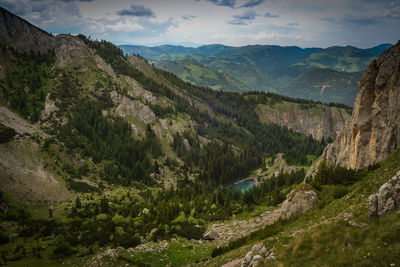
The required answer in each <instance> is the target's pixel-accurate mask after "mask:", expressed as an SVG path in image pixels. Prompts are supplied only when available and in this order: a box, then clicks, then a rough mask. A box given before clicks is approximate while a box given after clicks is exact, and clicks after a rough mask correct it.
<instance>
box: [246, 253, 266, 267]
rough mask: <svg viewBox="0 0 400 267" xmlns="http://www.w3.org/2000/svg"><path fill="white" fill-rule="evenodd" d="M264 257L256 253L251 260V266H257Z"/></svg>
mask: <svg viewBox="0 0 400 267" xmlns="http://www.w3.org/2000/svg"><path fill="white" fill-rule="evenodd" d="M263 259H264V258H263V257H261V256H260V255H254V256H253V259H252V260H251V262H250V264H249V266H251V267H253V266H256V265H257V263H258V262H259V261H261V260H263Z"/></svg>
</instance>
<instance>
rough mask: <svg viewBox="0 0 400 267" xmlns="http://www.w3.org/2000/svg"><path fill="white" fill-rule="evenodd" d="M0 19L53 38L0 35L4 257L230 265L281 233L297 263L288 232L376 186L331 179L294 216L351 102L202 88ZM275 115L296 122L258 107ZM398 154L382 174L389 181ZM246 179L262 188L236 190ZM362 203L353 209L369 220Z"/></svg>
mask: <svg viewBox="0 0 400 267" xmlns="http://www.w3.org/2000/svg"><path fill="white" fill-rule="evenodd" d="M0 16H2V17H1V18H0V22H1V23H3V24H4V25H1V27H3V28H6V29H16V31H17V32H19V35H18V36H19V37H20V38H24V39H29V38H31V35H30V34H31V33H33V35H34V36H37V37H35V38H38V39H40V40H43V42H45V43H46V42H51V44H52V45H51V46H49V47H43V50H42V48H40V49H39V48H38V47H37V45H32V44H30V43H29V42H27V43H26V44H25V47H24V49H19V48H18V46H19V44H20V41H19V39H18V38H11V39H10V38H8V39H7V38H6V37H5V36H0V45H1V47H0V92H1V93H0V123H1V124H0V159H1V161H0V170H1V171H0V190H1V191H0V254H1V258H0V264H4V265H11V266H13V265H15V266H21V265H23V266H36V265H49V266H52V265H63V264H65V265H73V266H99V265H118V266H119V265H125V264H131V265H137V266H147V265H157V266H165V265H179V266H181V265H187V264H200V262H202V263H203V264H204V265H206V266H210V265H211V266H212V265H218V266H220V265H221V264H222V263H227V262H229V261H231V260H234V259H236V258H241V257H243V256H244V255H245V253H246V252H247V250H248V246H250V245H252V244H253V243H255V242H259V241H262V242H264V243H265V244H269V243H268V242H267V241H265V239H267V238H269V237H273V236H274V235H275V237H276V235H280V234H281V233H282V231H283V232H285V233H284V234H283V239H284V240H287V241H288V244H289V246H288V247H287V249H286V248H284V247H282V246H279V245H277V243H276V242H275V241H274V242H273V243H271V244H270V245H271V246H270V247H269V248H268V249H272V250H274V255H275V259H277V260H278V261H277V264H278V263H279V262H283V263H286V262H287V261H288V260H290V257H287V255H288V254H290V253H292V252H293V253H297V254H301V253H304V251H306V249H307V247H304V246H297V245H296V244H297V243H296V242H297V241H298V239H292V237H290V236H291V234H294V233H295V232H296V231H297V230H299V231H300V229H302V227H303V226H304V225H306V224H307V225H310V223H309V222H308V220H309V218H310V217H309V216H310V215H309V214H311V216H314V217H315V218H316V220H320V219H321V217H322V216H323V215H322V214H324V216H329V218H330V217H332V216H331V215H332V214H333V213H334V216H337V214H336V213H337V212H344V211H345V209H347V208H349V206H350V204H349V203H348V202H347V201H346V202H344V201H345V200H347V199H348V198H342V199H340V198H341V197H343V196H344V195H346V194H347V193H349V194H353V195H351V196H352V197H351V198H350V199H351V200H354V201H355V200H358V198H361V194H360V193H357V192H358V191H357V190H360V188H361V189H363V188H365V190H368V193H369V192H370V191H371V192H372V190H375V187H377V186H378V181H375V182H376V183H375V182H374V184H373V185H371V181H373V180H372V179H370V178H369V180H368V181H361V182H359V183H358V184H357V183H355V184H354V187H352V188H347V187H346V188H345V190H344V191H343V190H342V191H340V188H341V187H340V186H339V185H331V187H329V186H328V187H326V185H321V188H322V189H321V190H322V191H321V192H319V191H318V199H321V200H322V202H321V203H325V204H324V205H327V206H329V207H330V208H329V209H325V210H323V211H322V212H319V210H316V207H314V209H313V210H312V211H311V213H308V215H305V216H304V217H300V219H299V221H296V219H288V218H289V217H290V216H288V214H289V213H290V212H292V207H291V205H290V203H289V202H290V201H291V200H293V199H294V201H293V203H298V204H299V205H300V206H304V207H305V205H302V203H303V202H302V196H307V195H308V194H309V193H307V192H309V191H310V190H309V189H310V188H309V187H308V186H305V185H301V184H300V183H301V182H302V181H303V180H304V176H305V171H306V170H307V168H308V167H309V164H310V163H311V162H312V161H313V160H314V159H315V158H316V157H318V156H319V155H320V154H321V153H322V151H323V149H324V147H325V144H326V142H325V141H326V139H327V138H326V136H325V134H326V135H334V134H335V133H336V131H335V130H333V131H332V129H335V128H336V127H340V123H337V124H336V126H335V123H333V122H332V119H334V118H336V120H341V119H345V116H346V115H344V114H347V112H348V111H349V108H347V107H345V106H343V105H331V106H328V105H323V104H321V103H316V102H312V101H308V100H301V99H292V98H288V97H283V96H279V95H276V94H272V93H260V92H247V93H244V94H239V93H234V92H221V91H214V90H212V89H208V88H203V87H198V86H195V85H192V84H190V83H187V82H185V81H183V80H181V79H179V78H178V77H177V76H175V75H173V74H171V73H169V72H166V71H164V70H160V69H157V68H155V67H153V66H151V65H149V64H148V63H147V61H146V59H144V58H142V57H140V56H130V57H126V55H124V53H123V51H122V50H121V49H120V48H118V47H116V46H115V45H113V44H112V43H110V42H107V41H104V40H103V41H95V40H91V39H90V38H88V37H86V36H83V35H79V36H71V35H65V34H59V35H57V36H52V35H50V34H47V33H45V32H43V31H37V28H36V27H34V26H33V25H30V24H29V23H27V22H26V21H24V20H22V19H20V18H18V17H17V16H15V15H13V14H11V13H9V12H7V11H5V10H2V13H0ZM5 17H6V18H7V19H5ZM0 34H8V33H4V32H1V31H0ZM32 38H33V37H32ZM30 46H31V48H30ZM208 49H209V50H212V51H218V50H220V52H218V53H222V52H223V51H224V50H225V48H223V47H219V46H216V47H214V46H213V47H209V48H208ZM215 53H216V52H215ZM299 107H300V109H301V112H300V114H298V113H296V111H297V109H298V108H299ZM275 109H278V110H279V112H278V113H279V114H280V115H282V116H283V117H285V116H288V117H289V118H290V120H289V121H290V123H288V127H291V129H289V128H288V127H286V126H284V125H282V124H281V123H279V124H278V120H279V119H278V120H276V118H275V117H274V116H272V118H271V117H268V116H263V114H264V113H261V112H260V111H262V110H264V111H272V112H274V110H275ZM334 113H335V114H336V113H337V114H342V115H343V116H336V117H335V116H333V115H332V114H334ZM273 114H274V113H273ZM293 114H294V115H295V116H292V115H293ZM315 117H316V118H318V119H315ZM293 118H295V119H293ZM302 119H304V121H307V120H310V121H311V122H312V123H313V125H318V127H328V128H329V127H332V129H329V131H317V132H316V133H314V132H311V133H310V132H308V131H307V129H306V128H307V127H305V125H307V124H304V123H300V125H296V124H295V121H296V120H299V121H301V120H302ZM274 120H275V121H274ZM304 121H302V122H304ZM271 122H274V123H271ZM326 125H328V126H326ZM296 127H297V128H296ZM313 127H314V126H313ZM296 130H298V131H299V132H296ZM301 131H303V132H304V133H306V134H307V135H305V134H303V133H301ZM321 133H322V134H321ZM309 134H312V135H313V136H314V138H316V139H319V138H320V137H321V135H322V136H323V138H321V141H317V140H315V139H314V138H313V137H312V136H310V135H309ZM332 137H333V136H332ZM278 153H283V154H278ZM396 160H397V156H396V154H394V155H393V156H392V158H389V159H388V160H387V162H385V163H382V164H384V165H382V166H383V167H382V168H380V167H379V166H376V167H375V172H372V174H373V175H375V174H376V175H378V174H380V176H379V177H380V180H379V181H381V180H383V179H386V178H387V177H388V176H389V175H392V173H393V171H394V167H393V166H392V165H395V164H393V162H396ZM288 165H290V166H288ZM284 169H285V170H292V171H291V172H289V173H287V172H283V170H284ZM275 172H276V173H275ZM350 174H352V172H350ZM357 177H358V176H357ZM243 178H247V180H252V181H254V183H256V184H257V185H256V186H254V187H253V188H252V189H250V190H248V191H245V192H241V191H233V190H232V185H233V184H234V182H236V181H238V180H240V179H243ZM360 183H366V184H367V185H368V186H367V187H363V186H362V184H360ZM299 184H300V185H299ZM327 188H328V189H327ZM292 190H293V191H292ZM315 190H316V189H315ZM336 190H338V191H339V192H338V193H335V192H336ZM334 191H335V192H334ZM290 192H292V193H290ZM293 192H294V193H293ZM326 192H327V193H326ZM350 192H351V193H350ZM353 192H355V193H353ZM288 193H289V194H288ZM325 193H326V194H325ZM286 194H288V198H287V200H286V202H285V203H286V204H283V205H282V206H283V207H284V208H283V207H282V208H281V207H279V206H278V205H280V203H281V202H282V201H284V200H285V195H286ZM363 194H364V193H363ZM316 196H317V193H315V194H313V195H312V200H313V202H312V204H315V202H314V201H315V200H316ZM334 196H335V197H334ZM362 198H363V199H364V198H365V196H362ZM333 199H339V200H333ZM340 201H342V202H340ZM288 203H289V204H288ZM332 205H333V206H335V205H338V206H339V207H340V211H339V210H338V211H337V212H336V211H333V212H332V209H331V207H332ZM362 205H363V206H362ZM361 206H362V207H364V206H365V205H364V202H363V203H361V202H357V204H356V205H352V206H351V211H352V212H354V213H355V214H356V218H357V219H360V218H361V219H360V220H364V217H363V215H362V214H361V212H362V211H363V209H361ZM307 207H311V205H307ZM321 209H323V205H322V204H321ZM364 209H365V207H364ZM285 210H287V211H286V212H285ZM303 211H305V209H304V210H302V212H303ZM358 211H360V213H356V212H358ZM281 212H283V213H281ZM295 213H296V215H297V214H298V212H297V211H295ZM272 214H275V215H277V216H270V215H272ZM293 214H294V213H293ZM280 215H282V216H283V217H282V218H286V219H288V220H286V219H285V220H283V221H282V220H279V218H280ZM250 218H251V219H250ZM389 218H391V217H389ZM291 220H293V221H291ZM292 222H294V224H291V223H292ZM391 225H394V224H391ZM283 227H285V228H283ZM343 227H345V226H343ZM393 227H394V226H393ZM377 228H378V229H380V228H379V226H377ZM390 229H392V228H390ZM213 230H215V231H216V234H215V232H212V231H213ZM372 230H373V229H372ZM332 231H333V232H334V230H332ZM348 232H349V234H351V233H353V232H352V231H350V230H349V231H348ZM371 233H375V232H374V231H371ZM362 236H364V235H362ZM384 236H385V235H384ZM275 237H274V240H277V239H275ZM367 237H369V236H368V235H367ZM382 238H383V237H382ZM318 240H319V239H318ZM357 240H359V239H357ZM300 241H301V240H300ZM300 241H298V242H300ZM322 241H323V240H321V244H322ZM386 241H387V240H386ZM285 242H286V241H285ZM387 242H389V241H387ZM282 244H284V243H282ZM358 244H359V243H357V246H358ZM274 247H275V248H274ZM295 247H298V248H297V249H294V248H295ZM292 249H293V251H292ZM332 251H334V250H332ZM378 252H380V250H379V251H378ZM232 253H233V255H232ZM297 254H296V255H297ZM357 256H358V254H357ZM307 260H308V259H307V258H304V259H303V262H306V261H307ZM390 260H391V258H390ZM285 261H286V262H285ZM353 262H355V260H354V261H353ZM375 262H378V261H375ZM345 263H346V262H345ZM322 264H326V262H322Z"/></svg>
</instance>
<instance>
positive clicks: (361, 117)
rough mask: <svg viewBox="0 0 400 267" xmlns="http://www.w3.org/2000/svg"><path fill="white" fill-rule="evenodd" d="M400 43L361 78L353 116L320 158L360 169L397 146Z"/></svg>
mask: <svg viewBox="0 0 400 267" xmlns="http://www.w3.org/2000/svg"><path fill="white" fill-rule="evenodd" d="M399 118H400V42H398V43H397V44H396V45H395V46H393V47H391V48H390V49H388V50H387V51H386V52H384V53H383V54H382V55H381V57H380V58H379V59H378V60H374V61H372V62H371V64H370V65H369V66H368V68H367V70H366V71H365V72H364V75H363V77H362V78H361V81H360V92H359V93H358V95H357V98H356V100H355V103H354V110H353V114H352V117H351V119H350V120H349V121H347V123H346V126H345V128H344V129H343V130H342V131H341V132H340V134H339V135H338V137H337V138H336V140H335V141H334V142H333V143H332V144H330V145H328V146H327V148H326V149H325V150H324V153H323V155H322V157H323V158H324V159H326V160H327V162H328V163H331V164H333V165H340V166H343V167H346V168H353V169H360V168H363V167H366V166H368V165H370V164H373V163H375V162H377V161H380V160H383V159H385V158H386V157H388V156H389V155H390V154H391V153H392V152H393V151H394V150H396V149H397V148H399V147H400V120H399Z"/></svg>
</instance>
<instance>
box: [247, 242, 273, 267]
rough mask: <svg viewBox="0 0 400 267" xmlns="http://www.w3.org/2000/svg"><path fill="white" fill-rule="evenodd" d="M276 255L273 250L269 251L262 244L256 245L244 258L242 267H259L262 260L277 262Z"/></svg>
mask: <svg viewBox="0 0 400 267" xmlns="http://www.w3.org/2000/svg"><path fill="white" fill-rule="evenodd" d="M275 259H276V255H275V253H274V252H273V251H272V250H268V249H267V248H266V247H265V246H264V245H262V244H256V245H254V246H253V247H252V248H251V250H250V251H249V252H247V254H246V256H245V257H244V259H243V261H242V264H241V267H253V266H258V264H259V263H261V261H262V260H275Z"/></svg>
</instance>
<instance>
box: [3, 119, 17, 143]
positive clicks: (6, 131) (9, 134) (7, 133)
mask: <svg viewBox="0 0 400 267" xmlns="http://www.w3.org/2000/svg"><path fill="white" fill-rule="evenodd" d="M16 134H17V132H16V131H14V129H12V128H9V127H6V126H4V125H3V124H1V123H0V144H3V143H7V142H8V141H10V140H11V139H12V138H13V137H14V136H15V135H16Z"/></svg>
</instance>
